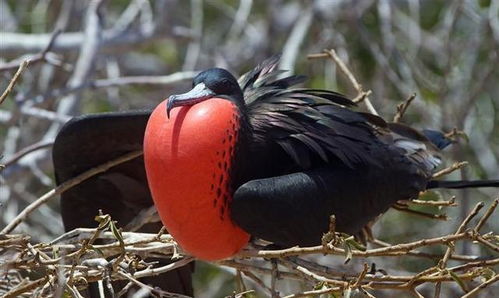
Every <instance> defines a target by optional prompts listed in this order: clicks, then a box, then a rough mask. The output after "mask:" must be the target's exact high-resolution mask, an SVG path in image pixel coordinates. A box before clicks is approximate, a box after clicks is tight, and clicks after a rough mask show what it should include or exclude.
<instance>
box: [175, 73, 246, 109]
mask: <svg viewBox="0 0 499 298" xmlns="http://www.w3.org/2000/svg"><path fill="white" fill-rule="evenodd" d="M192 87H193V88H192V89H191V90H190V91H189V92H187V93H183V94H177V95H171V96H170V97H169V98H168V101H167V104H166V113H167V116H168V117H170V111H171V110H172V109H173V108H175V107H178V106H187V105H194V104H196V103H199V102H202V101H205V100H207V99H210V98H213V97H218V98H224V99H227V100H230V101H233V102H234V103H235V104H236V105H237V106H241V105H242V104H243V103H244V99H243V93H242V91H241V88H240V87H239V84H238V82H237V80H236V78H234V76H233V75H232V74H231V73H230V72H228V71H227V70H225V69H222V68H210V69H208V70H205V71H203V72H201V73H199V74H198V75H197V76H196V77H195V78H194V80H193V81H192Z"/></svg>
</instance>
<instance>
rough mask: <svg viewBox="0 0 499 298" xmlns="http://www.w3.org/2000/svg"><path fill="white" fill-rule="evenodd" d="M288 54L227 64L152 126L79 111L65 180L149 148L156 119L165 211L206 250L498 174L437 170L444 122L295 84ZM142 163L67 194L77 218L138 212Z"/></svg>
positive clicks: (345, 222)
mask: <svg viewBox="0 0 499 298" xmlns="http://www.w3.org/2000/svg"><path fill="white" fill-rule="evenodd" d="M278 61H279V58H278V57H273V58H270V59H268V60H266V61H264V62H263V63H262V64H260V65H259V66H257V67H256V68H255V69H253V70H252V71H250V72H248V73H247V74H245V75H243V76H242V77H241V78H240V79H239V81H237V80H236V79H235V78H234V77H233V76H232V75H231V74H230V73H229V72H227V71H226V70H223V69H218V68H214V69H209V70H206V71H204V72H202V73H200V74H199V75H198V76H197V77H196V78H195V79H194V81H193V87H194V89H193V90H192V91H191V92H189V93H186V94H182V95H174V96H171V97H170V98H169V99H168V100H166V101H165V102H163V103H162V104H160V105H159V106H158V107H157V108H156V110H155V111H154V112H153V114H152V116H151V117H150V119H149V123H148V124H147V129H146V127H145V125H146V122H147V121H148V118H149V115H150V112H125V113H111V114H99V115H95V116H83V117H79V118H77V119H75V120H73V121H71V122H70V123H69V124H67V125H66V126H65V128H64V129H63V130H62V132H61V133H60V135H59V137H58V138H57V140H56V144H55V146H54V163H55V167H56V174H57V176H58V181H59V182H62V181H65V180H66V179H69V178H70V177H73V176H74V175H76V174H79V173H81V172H82V171H83V170H85V169H86V168H90V167H92V166H95V165H97V164H99V163H102V162H104V161H106V160H108V159H110V158H113V157H116V156H119V155H121V154H124V153H126V152H129V151H132V150H135V149H137V148H140V147H141V146H142V138H143V135H144V131H145V132H146V136H145V140H144V154H145V167H146V169H147V180H148V185H149V188H150V190H151V191H152V196H153V198H154V202H155V204H156V206H157V208H158V211H159V214H160V216H161V218H162V221H163V223H164V224H165V226H166V227H167V228H168V230H169V232H170V233H172V235H173V236H174V237H175V238H176V239H177V241H178V242H179V243H180V245H181V246H182V247H183V248H184V249H185V250H187V251H188V252H190V253H191V254H193V255H195V256H197V257H199V258H202V259H220V258H225V257H229V256H231V255H233V254H235V253H236V252H237V251H238V250H239V249H241V248H242V247H243V246H244V245H245V244H246V242H247V241H248V239H249V235H253V236H255V237H259V238H262V239H265V240H268V241H271V242H273V243H275V244H276V245H279V246H281V247H290V246H294V245H301V246H308V245H316V244H319V243H320V241H321V237H322V235H323V233H325V232H327V230H328V225H329V218H330V215H332V214H334V215H335V216H336V229H337V230H338V231H341V232H346V233H350V234H357V233H358V232H359V231H360V230H361V229H362V228H363V227H364V226H365V225H366V224H367V223H368V222H369V221H370V220H372V219H373V218H375V217H376V216H378V215H379V214H381V213H383V212H385V211H386V210H387V209H388V208H390V206H391V205H392V204H394V203H395V202H397V201H398V200H405V199H414V198H417V196H418V194H419V192H421V191H423V190H425V189H427V188H436V187H451V188H459V187H476V186H494V187H498V186H499V181H497V180H495V181H471V182H468V181H455V182H446V181H433V180H431V177H432V173H433V172H434V171H435V169H436V167H437V166H438V165H439V164H440V162H441V158H440V155H439V149H441V148H443V147H445V146H447V145H448V141H447V140H446V139H445V137H444V136H443V135H442V134H441V133H439V132H435V131H424V132H422V133H421V132H419V131H417V130H415V129H412V128H410V127H408V126H405V125H402V124H397V123H387V122H385V121H384V120H383V119H381V118H380V117H377V116H374V115H371V114H368V113H362V112H357V111H353V110H352V109H351V108H353V107H354V106H355V104H354V103H353V102H352V101H350V100H349V99H347V98H345V97H343V96H342V95H340V94H338V93H335V92H332V91H327V90H320V89H304V88H296V87H293V86H294V85H296V84H299V83H301V82H303V81H304V80H305V78H304V77H303V76H294V75H293V76H288V77H284V78H279V76H280V75H281V74H282V71H280V70H277V65H278ZM180 106H181V107H180ZM77 165H80V166H77ZM143 168H144V161H143V159H142V158H137V159H135V160H133V161H131V162H128V163H126V164H124V165H122V166H119V167H116V168H113V169H111V170H110V171H108V172H106V173H105V174H101V175H100V176H98V177H95V178H93V179H92V180H89V181H87V182H86V183H85V184H81V185H80V186H79V187H77V188H75V189H73V190H72V192H68V193H66V194H65V195H63V198H62V213H63V218H64V219H65V222H66V226H67V228H73V227H75V226H77V225H79V224H80V222H79V221H76V219H75V218H82V219H83V218H90V219H91V218H93V216H94V215H95V213H96V212H97V209H99V208H100V209H104V212H107V213H111V214H113V213H116V214H117V215H118V216H122V218H123V219H122V221H123V222H126V221H128V220H130V219H131V218H132V217H133V215H135V214H136V213H137V210H138V209H139V208H144V207H146V206H149V205H150V204H151V200H150V194H149V189H148V187H147V184H146V177H145V175H144V170H143ZM137 206H139V207H137ZM87 208H88V209H87ZM76 211H78V212H80V214H81V216H80V215H79V216H75V214H76V213H75V212H76ZM113 216H114V215H113Z"/></svg>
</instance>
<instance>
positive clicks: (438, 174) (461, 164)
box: [433, 161, 468, 179]
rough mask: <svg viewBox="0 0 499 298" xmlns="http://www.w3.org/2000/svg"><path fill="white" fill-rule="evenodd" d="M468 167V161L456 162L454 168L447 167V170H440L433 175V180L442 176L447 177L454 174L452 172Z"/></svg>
mask: <svg viewBox="0 0 499 298" xmlns="http://www.w3.org/2000/svg"><path fill="white" fill-rule="evenodd" d="M467 165H468V162H467V161H460V162H456V163H454V164H452V166H450V167H447V168H445V169H443V170H440V171H438V172H436V173H435V174H433V179H435V178H439V177H442V176H444V175H447V174H449V173H452V172H454V171H456V170H458V169H460V168H462V167H464V166H467Z"/></svg>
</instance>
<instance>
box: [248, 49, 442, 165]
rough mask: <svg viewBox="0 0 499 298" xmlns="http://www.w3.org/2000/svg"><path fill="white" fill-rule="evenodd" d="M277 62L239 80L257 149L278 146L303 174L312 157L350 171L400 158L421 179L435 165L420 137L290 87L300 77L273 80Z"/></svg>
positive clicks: (334, 96) (324, 93)
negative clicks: (394, 155)
mask: <svg viewBox="0 0 499 298" xmlns="http://www.w3.org/2000/svg"><path fill="white" fill-rule="evenodd" d="M278 62H279V56H274V57H271V58H270V59H268V60H266V61H264V62H263V63H262V64H260V65H259V66H257V67H256V68H255V69H253V70H252V71H250V72H248V73H247V74H245V75H243V76H242V77H241V78H240V79H239V83H240V86H241V88H242V90H243V92H244V96H245V102H246V106H247V112H248V115H249V119H250V122H251V125H252V127H253V130H254V137H255V141H256V143H259V144H266V145H267V146H272V145H273V143H274V144H278V145H279V146H280V147H281V148H282V149H283V150H284V151H285V152H286V153H287V154H288V155H289V156H290V157H291V158H292V159H293V160H294V161H295V163H296V164H298V165H299V166H300V168H302V169H307V168H310V166H311V165H312V162H311V161H312V160H314V158H315V159H316V157H319V158H320V159H321V160H322V161H326V162H330V161H331V160H333V161H340V162H341V163H342V164H344V165H346V166H347V167H350V168H352V167H356V165H359V164H361V165H363V164H366V163H370V164H373V165H376V164H379V158H378V156H377V154H386V151H384V150H394V151H398V152H400V153H401V154H404V155H405V156H407V158H408V159H409V160H410V161H412V162H414V163H415V165H417V166H420V167H421V168H422V169H423V171H424V172H425V173H430V172H431V171H433V170H434V168H435V167H436V166H437V165H438V164H439V163H440V158H439V157H438V155H437V154H436V153H435V152H436V151H438V150H433V149H434V147H433V146H432V145H431V142H430V141H429V140H428V139H427V138H426V137H425V136H424V135H422V134H421V133H419V132H417V131H415V130H414V129H411V128H408V127H406V126H403V125H397V124H393V125H392V124H389V123H386V122H385V121H384V120H383V119H382V118H380V117H378V116H375V115H372V114H369V113H362V112H356V111H353V110H351V109H350V108H351V107H354V106H355V103H353V102H352V101H350V100H349V99H347V98H345V97H344V96H343V95H341V94H339V93H336V92H332V91H328V90H321V89H305V88H296V87H293V86H294V85H296V84H298V83H301V82H302V81H303V80H304V77H302V76H294V75H292V76H287V77H282V78H278V77H279V75H280V74H281V73H282V71H280V70H277V66H278ZM435 149H436V148H435ZM379 150H381V151H379ZM376 151H377V152H376ZM382 151H384V152H382Z"/></svg>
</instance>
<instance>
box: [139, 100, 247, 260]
mask: <svg viewBox="0 0 499 298" xmlns="http://www.w3.org/2000/svg"><path fill="white" fill-rule="evenodd" d="M238 117H239V116H238V113H237V108H236V106H235V105H234V104H233V103H231V102H230V101H228V100H224V99H218V98H213V99H209V100H206V101H203V102H201V103H198V104H196V105H194V106H186V107H180V108H176V109H174V110H172V113H171V117H170V118H169V119H168V118H167V116H166V106H165V103H162V104H160V105H159V106H158V107H157V108H156V109H155V111H154V112H153V113H152V115H151V117H150V119H149V123H148V125H147V129H146V134H145V138H144V160H145V165H146V171H147V178H148V182H149V187H150V189H151V192H152V196H153V199H154V202H155V204H156V207H157V209H158V212H159V214H160V217H161V219H162V221H163V223H164V224H165V226H166V227H167V229H168V230H169V232H170V233H171V234H172V235H173V236H174V237H175V239H176V240H177V241H178V242H179V243H180V245H181V246H182V247H183V248H184V249H185V250H187V251H188V252H191V253H193V254H195V255H197V256H199V257H201V258H205V259H215V258H219V256H218V255H217V254H222V255H223V254H228V253H235V252H237V250H239V249H240V248H241V246H242V245H244V244H243V242H244V243H246V241H247V237H248V236H247V234H246V233H244V232H243V231H242V230H241V229H240V228H238V227H237V226H235V225H234V224H233V223H232V221H231V219H230V217H229V214H228V204H229V203H230V200H231V196H232V193H233V191H232V190H231V189H230V173H231V166H232V161H233V156H234V151H235V146H236V144H237V139H238V130H239V118H238ZM211 242H217V243H213V244H211V245H215V247H218V246H221V247H220V249H219V250H218V251H217V252H209V253H207V252H205V251H204V248H205V247H210V246H209V245H208V243H211ZM222 246H223V247H222ZM222 257H223V256H222Z"/></svg>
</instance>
